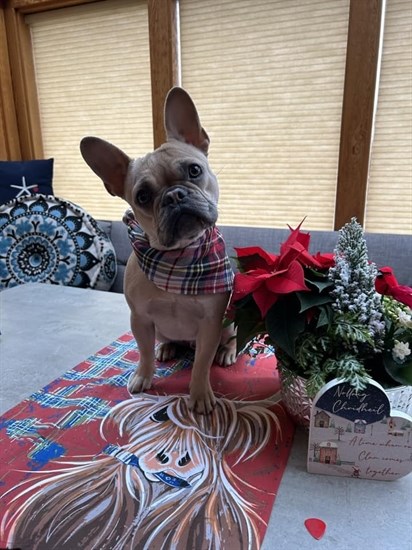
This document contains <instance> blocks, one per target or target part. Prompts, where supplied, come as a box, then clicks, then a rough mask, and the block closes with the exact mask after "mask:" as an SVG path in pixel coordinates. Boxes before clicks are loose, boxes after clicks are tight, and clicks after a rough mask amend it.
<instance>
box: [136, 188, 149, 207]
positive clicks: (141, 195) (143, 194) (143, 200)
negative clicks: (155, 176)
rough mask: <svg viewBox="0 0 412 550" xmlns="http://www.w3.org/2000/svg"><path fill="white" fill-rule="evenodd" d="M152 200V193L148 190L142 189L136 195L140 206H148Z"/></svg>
mask: <svg viewBox="0 0 412 550" xmlns="http://www.w3.org/2000/svg"><path fill="white" fill-rule="evenodd" d="M151 200H152V193H151V192H150V191H149V190H148V189H140V190H139V191H138V192H137V193H136V201H137V203H138V204H139V205H140V206H146V205H147V204H149V202H150V201H151Z"/></svg>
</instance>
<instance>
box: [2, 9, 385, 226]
mask: <svg viewBox="0 0 412 550" xmlns="http://www.w3.org/2000/svg"><path fill="white" fill-rule="evenodd" d="M97 1H101V0H0V7H1V12H2V13H1V17H0V31H1V30H2V27H3V28H4V27H5V30H6V36H7V41H5V40H0V61H3V59H6V58H7V57H8V59H9V65H7V66H5V67H6V68H5V69H4V70H2V71H1V72H0V99H1V101H2V105H3V110H2V111H0V130H1V129H3V130H4V133H5V136H6V137H5V139H4V140H3V142H2V141H1V140H0V153H1V152H2V149H4V150H5V153H6V156H7V158H10V159H14V158H16V157H20V158H21V159H23V160H24V159H33V158H42V156H43V146H42V138H41V127H40V113H39V106H38V98H37V90H36V84H35V73H34V63H33V53H32V48H31V41H30V32H29V29H28V27H27V25H26V24H25V22H24V16H25V15H26V14H29V13H36V12H40V11H47V10H51V9H57V8H62V7H68V6H74V5H79V4H86V3H90V2H97ZM147 6H148V21H149V44H150V66H151V85H152V117H153V142H154V146H155V147H158V146H159V145H160V144H161V143H163V142H164V140H165V133H164V127H163V105H164V99H165V97H166V94H167V92H168V90H169V89H170V88H171V87H172V86H175V85H178V84H179V44H178V25H179V22H178V16H177V9H178V0H147ZM382 6H383V0H362V1H360V0H350V14H349V26H348V43H347V57H346V69H345V86H344V97H343V108H342V124H341V137H340V152H339V165H338V175H337V191H336V202H335V223H334V228H335V229H338V228H339V227H341V226H342V225H343V224H344V223H346V222H347V221H349V220H350V218H351V217H353V216H356V217H357V218H358V220H359V222H360V223H363V222H364V215H365V204H366V191H367V180H368V170H369V163H370V151H371V137H372V128H373V116H374V105H375V100H376V97H375V87H376V80H377V67H378V63H379V44H380V40H381V28H382V25H381V21H382V17H383V7H382ZM2 66H3V64H2ZM8 67H9V68H8Z"/></svg>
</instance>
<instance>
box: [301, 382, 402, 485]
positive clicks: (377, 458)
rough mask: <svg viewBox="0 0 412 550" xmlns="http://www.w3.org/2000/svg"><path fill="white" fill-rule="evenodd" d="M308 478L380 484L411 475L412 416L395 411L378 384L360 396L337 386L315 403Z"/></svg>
mask: <svg viewBox="0 0 412 550" xmlns="http://www.w3.org/2000/svg"><path fill="white" fill-rule="evenodd" d="M401 391H402V390H401ZM411 392H412V389H411ZM405 399H406V398H405V396H404V399H403V401H405ZM408 399H409V400H410V396H408V398H407V399H406V400H407V401H408ZM408 409H409V407H408V408H407V410H408ZM308 472H310V473H313V474H326V475H335V476H348V477H354V478H366V479H375V480H378V479H379V480H394V479H398V478H399V477H402V476H405V475H407V474H409V473H410V472H412V416H411V415H410V414H407V413H406V412H403V411H401V410H396V409H394V408H393V407H392V408H391V403H390V401H389V398H388V395H387V394H386V392H385V390H384V389H383V388H382V386H381V385H380V384H378V383H377V382H374V381H373V380H371V382H370V383H369V384H368V385H367V387H366V388H365V389H364V390H360V391H356V390H355V389H354V388H353V386H351V385H350V384H349V383H348V382H345V381H343V380H337V379H335V380H332V381H331V382H329V383H328V384H326V385H325V386H324V387H323V388H322V389H321V390H320V391H319V393H318V394H317V395H316V397H315V399H314V400H313V405H312V411H311V418H310V432H309V447H308Z"/></svg>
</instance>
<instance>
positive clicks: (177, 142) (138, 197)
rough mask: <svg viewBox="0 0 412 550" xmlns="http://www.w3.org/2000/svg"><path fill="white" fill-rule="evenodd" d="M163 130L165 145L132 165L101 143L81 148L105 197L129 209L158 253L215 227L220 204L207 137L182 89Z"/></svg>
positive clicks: (91, 140) (171, 101)
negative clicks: (112, 197)
mask: <svg viewBox="0 0 412 550" xmlns="http://www.w3.org/2000/svg"><path fill="white" fill-rule="evenodd" d="M165 127H166V134H167V142H166V143H165V144H163V145H162V146H160V147H159V148H158V149H156V150H155V151H154V152H153V153H149V154H148V155H146V156H145V157H142V158H138V159H135V160H131V159H130V158H129V157H128V156H127V155H126V154H125V153H123V151H121V150H120V149H118V148H117V147H115V146H114V145H112V144H110V143H108V142H106V141H104V140H102V139H100V138H95V137H87V138H84V139H83V140H82V142H81V145H80V149H81V152H82V155H83V157H84V159H85V161H86V162H87V163H88V164H89V166H90V167H91V169H92V170H93V171H94V172H96V174H97V175H98V176H100V177H101V179H102V180H103V182H104V184H105V186H106V188H107V190H108V191H109V193H111V194H112V195H118V196H120V197H122V198H123V199H125V200H126V201H127V202H128V203H129V205H130V206H131V208H132V210H133V212H134V215H135V218H136V220H137V221H138V222H139V224H140V226H141V227H142V229H143V231H144V232H145V233H146V235H147V237H148V239H149V241H150V244H151V246H153V247H154V248H158V249H160V250H164V249H172V248H182V247H184V246H187V245H188V244H189V243H190V242H193V241H194V240H196V239H198V238H199V237H200V236H201V235H202V234H203V233H204V231H205V230H206V229H207V228H208V227H211V226H213V225H214V224H215V222H216V220H217V202H218V198H219V188H218V183H217V179H216V177H215V175H214V174H213V172H212V171H211V169H210V167H209V164H208V161H207V152H208V147H209V138H208V135H207V133H206V132H205V130H204V129H203V128H202V126H201V124H200V121H199V116H198V114H197V110H196V107H195V105H194V103H193V101H192V100H191V98H190V96H189V95H188V94H187V92H185V91H184V90H183V89H182V88H173V89H172V90H171V91H170V92H169V94H168V96H167V98H166V103H165Z"/></svg>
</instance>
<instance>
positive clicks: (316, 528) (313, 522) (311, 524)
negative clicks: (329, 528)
mask: <svg viewBox="0 0 412 550" xmlns="http://www.w3.org/2000/svg"><path fill="white" fill-rule="evenodd" d="M305 527H306V529H307V530H308V531H309V533H310V534H311V535H312V537H313V538H314V539H316V540H319V539H321V538H322V537H323V535H324V534H325V531H326V523H325V522H324V521H322V520H321V519H318V518H309V519H305Z"/></svg>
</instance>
